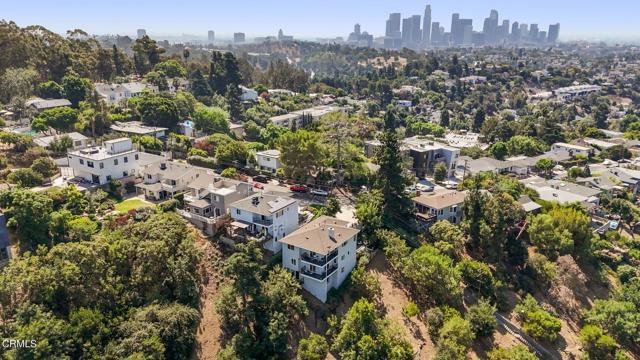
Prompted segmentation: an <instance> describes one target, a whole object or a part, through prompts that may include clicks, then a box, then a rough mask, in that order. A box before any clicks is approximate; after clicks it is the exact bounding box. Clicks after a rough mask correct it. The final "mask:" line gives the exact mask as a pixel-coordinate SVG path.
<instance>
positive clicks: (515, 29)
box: [511, 21, 520, 42]
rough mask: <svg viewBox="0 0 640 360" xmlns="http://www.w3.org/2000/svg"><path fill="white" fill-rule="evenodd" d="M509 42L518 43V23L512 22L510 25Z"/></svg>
mask: <svg viewBox="0 0 640 360" xmlns="http://www.w3.org/2000/svg"><path fill="white" fill-rule="evenodd" d="M511 41H513V42H518V41H520V23H518V22H517V21H514V22H513V24H512V25H511Z"/></svg>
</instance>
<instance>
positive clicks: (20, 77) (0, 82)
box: [0, 67, 38, 104]
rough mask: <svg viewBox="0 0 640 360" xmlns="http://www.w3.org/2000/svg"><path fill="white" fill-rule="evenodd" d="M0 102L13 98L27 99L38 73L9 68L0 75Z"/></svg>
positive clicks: (26, 69) (30, 70)
mask: <svg viewBox="0 0 640 360" xmlns="http://www.w3.org/2000/svg"><path fill="white" fill-rule="evenodd" d="M0 74H1V76H0V102H2V103H5V104H6V103H8V102H9V101H11V99H12V98H14V97H22V98H28V97H29V96H30V95H32V94H33V91H34V85H35V81H36V79H37V78H38V73H37V72H36V71H35V70H33V69H28V68H16V67H11V68H8V69H6V70H4V72H2V73H0Z"/></svg>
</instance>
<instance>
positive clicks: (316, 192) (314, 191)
mask: <svg viewBox="0 0 640 360" xmlns="http://www.w3.org/2000/svg"><path fill="white" fill-rule="evenodd" d="M309 193H310V194H311V195H318V196H329V193H328V192H326V191H324V190H320V189H311V190H309Z"/></svg>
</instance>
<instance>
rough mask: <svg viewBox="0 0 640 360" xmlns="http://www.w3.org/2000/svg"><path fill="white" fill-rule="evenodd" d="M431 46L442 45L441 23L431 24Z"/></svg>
mask: <svg viewBox="0 0 640 360" xmlns="http://www.w3.org/2000/svg"><path fill="white" fill-rule="evenodd" d="M430 43H431V46H436V45H440V43H442V33H440V23H439V22H437V21H434V22H432V23H431V39H430Z"/></svg>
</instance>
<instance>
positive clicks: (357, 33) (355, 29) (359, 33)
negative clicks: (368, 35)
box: [353, 24, 362, 36]
mask: <svg viewBox="0 0 640 360" xmlns="http://www.w3.org/2000/svg"><path fill="white" fill-rule="evenodd" d="M353 33H354V34H356V35H357V36H360V35H361V34H362V33H361V32H360V24H355V25H353Z"/></svg>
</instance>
